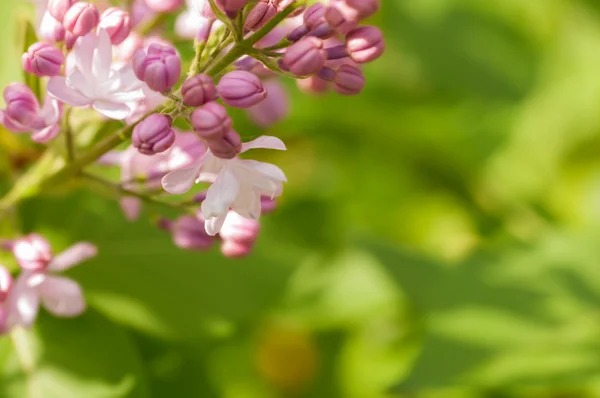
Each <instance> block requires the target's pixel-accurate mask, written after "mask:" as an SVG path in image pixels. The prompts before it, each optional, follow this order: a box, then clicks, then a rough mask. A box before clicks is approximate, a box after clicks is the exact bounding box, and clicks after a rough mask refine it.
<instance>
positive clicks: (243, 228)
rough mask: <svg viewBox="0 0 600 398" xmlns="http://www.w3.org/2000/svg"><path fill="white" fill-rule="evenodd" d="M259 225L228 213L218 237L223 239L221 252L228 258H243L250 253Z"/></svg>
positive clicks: (254, 221)
mask: <svg viewBox="0 0 600 398" xmlns="http://www.w3.org/2000/svg"><path fill="white" fill-rule="evenodd" d="M259 232H260V223H259V222H258V221H256V220H249V219H247V218H244V217H242V216H240V215H239V214H237V213H236V212H233V211H230V212H229V213H227V218H226V219H225V222H224V223H223V227H221V231H220V232H219V235H220V236H221V238H222V239H223V244H222V246H221V252H222V253H223V254H224V255H225V256H227V257H230V258H239V257H245V256H247V255H248V254H250V252H251V251H252V248H253V247H254V243H255V242H256V240H257V239H258V233H259Z"/></svg>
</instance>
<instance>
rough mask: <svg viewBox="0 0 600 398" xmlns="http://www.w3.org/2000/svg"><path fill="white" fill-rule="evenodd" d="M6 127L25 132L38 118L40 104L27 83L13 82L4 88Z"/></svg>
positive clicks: (4, 121) (4, 122)
mask: <svg viewBox="0 0 600 398" xmlns="http://www.w3.org/2000/svg"><path fill="white" fill-rule="evenodd" d="M4 101H5V102H6V110H5V111H4V118H3V119H4V120H3V124H4V127H6V128H7V129H9V130H11V131H15V132H25V131H27V130H28V127H30V126H31V125H32V124H33V123H34V122H35V121H36V120H37V118H38V112H39V110H40V104H39V102H38V100H37V98H36V97H35V95H34V94H33V92H32V91H31V89H30V88H29V87H27V85H25V84H23V83H11V84H9V85H8V86H7V87H6V88H5V89H4Z"/></svg>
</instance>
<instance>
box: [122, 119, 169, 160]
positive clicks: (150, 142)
mask: <svg viewBox="0 0 600 398" xmlns="http://www.w3.org/2000/svg"><path fill="white" fill-rule="evenodd" d="M172 122H173V121H172V119H171V117H169V116H167V115H161V114H159V113H154V114H152V115H150V116H148V117H147V118H146V119H144V120H142V121H141V122H140V123H139V124H138V125H137V126H135V128H134V129H133V134H132V136H131V142H132V144H133V146H134V147H135V148H137V149H138V151H140V153H143V154H144V155H154V154H157V153H161V152H164V151H166V150H167V149H169V148H170V147H171V145H173V142H175V131H174V130H173V129H172V128H171V125H172Z"/></svg>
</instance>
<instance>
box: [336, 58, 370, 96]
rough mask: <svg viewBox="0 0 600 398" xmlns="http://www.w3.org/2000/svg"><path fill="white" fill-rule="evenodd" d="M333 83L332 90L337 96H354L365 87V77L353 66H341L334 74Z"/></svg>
mask: <svg viewBox="0 0 600 398" xmlns="http://www.w3.org/2000/svg"><path fill="white" fill-rule="evenodd" d="M333 83H334V84H333V89H334V90H335V91H336V92H337V93H338V94H342V95H356V94H359V93H360V92H361V91H362V90H363V88H364V87H365V76H364V75H363V73H362V72H361V71H360V69H358V68H356V67H354V66H350V65H342V66H340V67H339V69H338V70H337V71H336V72H335V77H334V79H333Z"/></svg>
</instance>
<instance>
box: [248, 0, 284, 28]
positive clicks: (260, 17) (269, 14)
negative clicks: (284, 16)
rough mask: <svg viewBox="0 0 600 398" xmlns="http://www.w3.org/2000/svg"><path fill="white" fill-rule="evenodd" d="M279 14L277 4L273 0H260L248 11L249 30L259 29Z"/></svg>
mask: <svg viewBox="0 0 600 398" xmlns="http://www.w3.org/2000/svg"><path fill="white" fill-rule="evenodd" d="M275 14H277V4H276V2H275V1H273V0H260V1H259V2H258V4H256V6H254V8H253V9H252V11H250V13H248V18H246V24H245V25H244V26H245V27H246V29H248V30H252V31H254V30H257V29H259V28H260V27H261V26H263V25H264V24H266V23H267V22H268V21H269V20H270V19H271V18H273V17H274V16H275Z"/></svg>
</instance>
